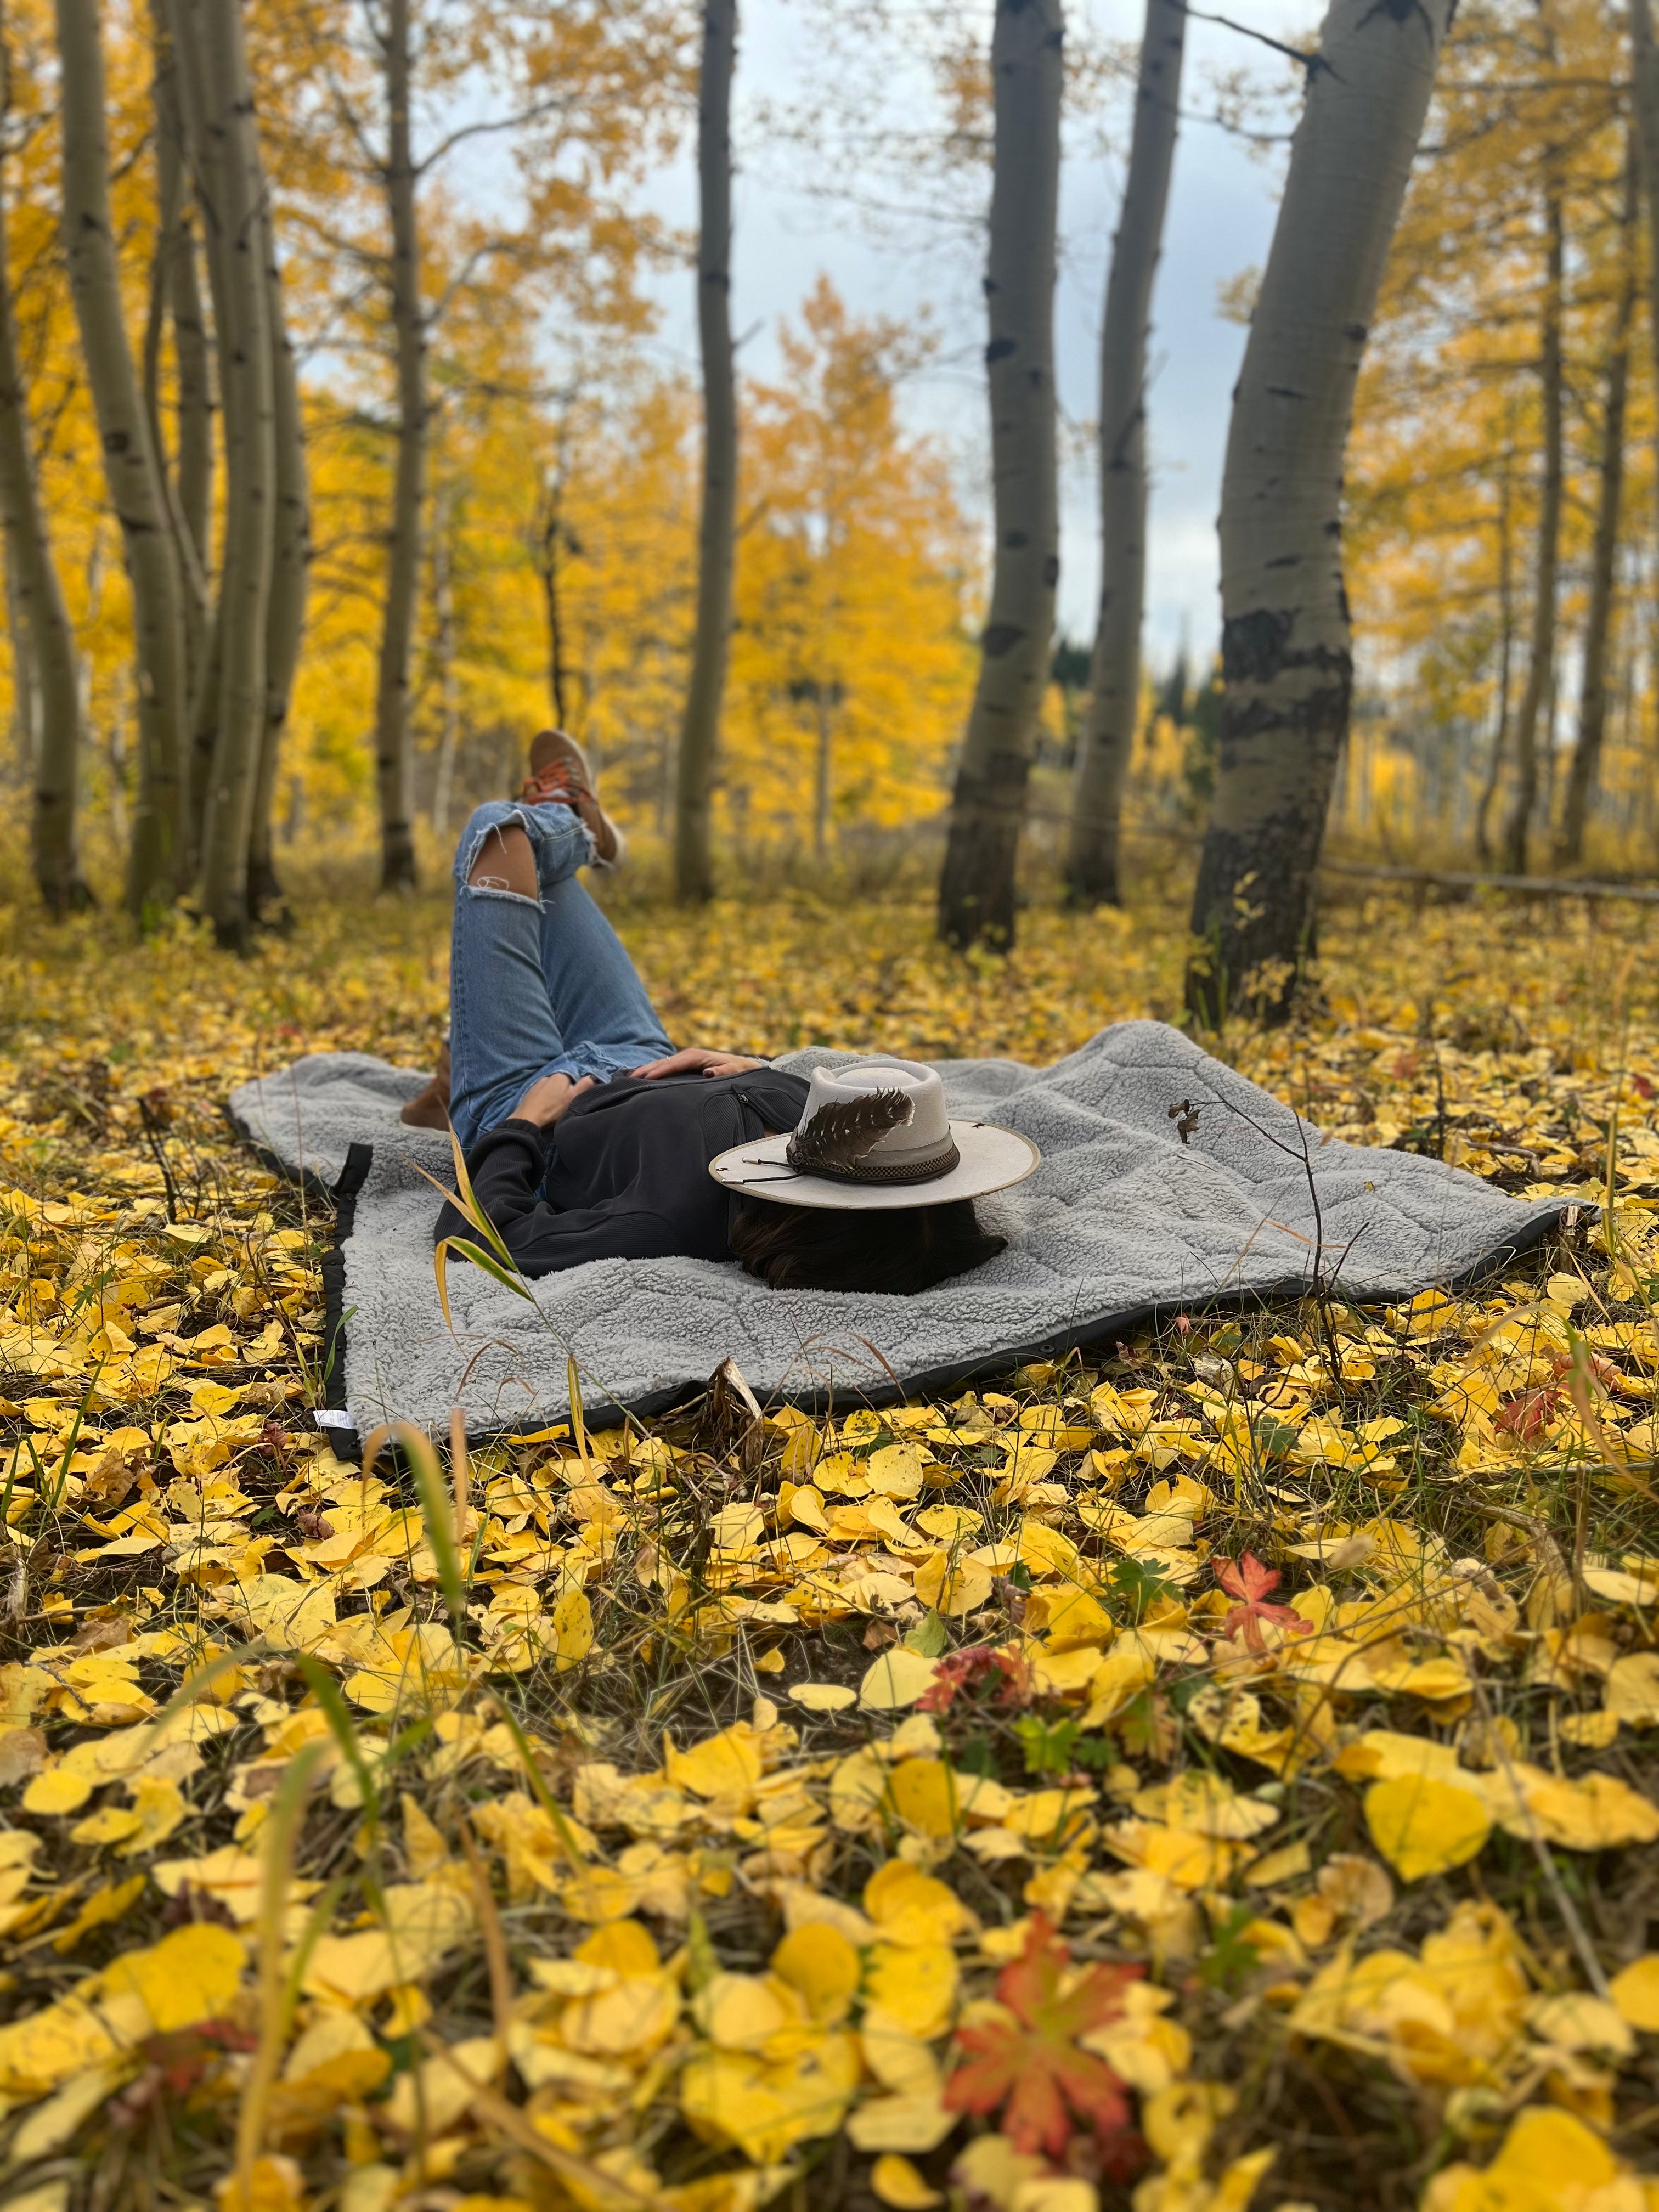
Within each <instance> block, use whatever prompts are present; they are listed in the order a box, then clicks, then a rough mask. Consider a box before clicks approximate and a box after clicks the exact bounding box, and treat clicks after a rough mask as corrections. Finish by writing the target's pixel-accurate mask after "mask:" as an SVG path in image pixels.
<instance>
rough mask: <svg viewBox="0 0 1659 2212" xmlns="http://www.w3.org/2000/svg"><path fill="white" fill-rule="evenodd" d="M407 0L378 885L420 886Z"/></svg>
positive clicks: (396, 44)
mask: <svg viewBox="0 0 1659 2212" xmlns="http://www.w3.org/2000/svg"><path fill="white" fill-rule="evenodd" d="M409 16H410V0H387V5H386V20H385V27H384V29H383V30H382V31H381V32H380V52H381V58H382V62H383V64H384V67H385V70H386V161H385V166H384V168H383V170H382V173H381V174H382V181H383V184H384V186H385V191H386V216H387V220H388V222H389V224H390V227H391V232H392V272H391V284H390V292H391V302H390V304H391V308H392V342H393V346H394V349H395V352H396V356H397V378H398V447H397V457H396V459H395V461H394V462H393V465H392V526H391V532H390V538H389V549H388V557H387V562H386V605H385V607H384V609H383V610H382V612H381V617H380V661H379V668H378V673H377V676H376V680H375V687H374V770H375V776H376V780H377V782H378V784H379V787H380V888H381V890H409V889H410V888H412V887H413V884H414V883H415V798H414V772H413V761H412V758H411V754H410V727H409V668H410V651H411V648H412V647H413V644H414V638H415V613H416V597H417V594H418V592H419V587H420V576H421V501H422V493H423V489H424V485H425V480H426V442H427V394H426V322H425V318H424V317H423V315H422V311H421V236H420V225H419V222H418V218H417V210H416V193H415V158H414V153H413V149H412V143H411V139H410V91H411V68H410V20H409Z"/></svg>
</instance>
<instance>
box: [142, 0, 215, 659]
mask: <svg viewBox="0 0 1659 2212" xmlns="http://www.w3.org/2000/svg"><path fill="white" fill-rule="evenodd" d="M151 43H152V46H153V49H154V52H155V82H154V84H153V87H152V96H153V100H154V104H155V197H156V218H155V252H154V254H153V256H152V258H151V261H150V271H149V311H148V313H146V315H145V318H144V351H143V363H144V413H145V415H146V416H148V417H149V435H150V440H151V442H152V443H153V444H154V446H155V460H156V465H157V467H158V469H159V470H160V471H161V489H162V490H163V491H164V492H165V493H166V495H167V522H168V526H169V527H170V528H171V530H172V532H173V551H174V555H175V557H176V558H177V561H178V563H179V586H180V589H181V591H182V592H183V595H184V599H183V605H184V617H185V674H186V680H187V682H189V683H190V684H194V683H195V681H196V675H197V671H198V670H199V668H200V667H201V665H202V655H203V652H204V647H205V644H206V640H207V623H208V581H207V571H206V568H205V567H204V562H203V556H202V544H201V540H200V539H199V538H197V535H196V533H195V532H194V531H193V530H192V529H191V526H190V525H189V524H188V523H187V522H186V520H185V512H184V505H183V501H182V500H181V499H180V496H179V481H178V480H176V479H175V477H173V473H172V472H171V471H170V470H169V468H168V465H167V440H166V438H165V436H164V435H162V429H161V339H162V335H163V332H164V331H165V328H166V325H167V314H168V308H169V306H170V303H171V301H172V300H173V295H174V294H175V292H176V291H177V289H178V280H177V278H176V276H175V274H174V269H173V264H174V263H175V261H176V260H177V259H178V258H179V255H180V254H181V253H185V254H191V253H192V252H193V248H192V245H191V233H190V229H189V217H188V213H187V206H188V201H187V186H188V176H187V173H186V154H185V117H184V108H183V105H182V102H181V99H180V95H179V60H178V55H177V52H176V51H175V46H174V40H173V25H172V21H171V15H170V9H169V7H168V4H167V0H156V4H155V7H154V11H153V36H152V41H151ZM176 336H177V333H176V331H175V337H176ZM174 350H175V353H176V354H177V355H178V356H179V383H180V386H182V385H183V382H184V369H183V357H182V356H183V348H182V346H179V345H175V349H174ZM179 427H180V430H181V432H182V428H183V423H182V419H181V422H180V426H179Z"/></svg>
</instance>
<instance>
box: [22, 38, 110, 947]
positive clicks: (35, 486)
mask: <svg viewBox="0 0 1659 2212" xmlns="http://www.w3.org/2000/svg"><path fill="white" fill-rule="evenodd" d="M0 38H3V31H0ZM0 85H3V101H0V106H5V107H9V105H10V57H9V53H7V52H4V51H3V49H0ZM3 186H4V169H3V166H0V517H3V523H4V530H5V540H6V559H7V567H8V572H9V582H10V585H11V598H12V603H13V605H14V607H15V610H16V612H17V616H18V618H19V619H18V621H17V623H16V625H15V631H14V635H15V638H16V640H17V641H18V642H19V643H21V644H22V645H23V646H24V647H25V653H24V655H23V656H22V657H21V660H20V661H19V663H18V665H15V666H14V670H13V676H14V681H15V685H16V690H17V696H18V697H19V699H20V700H21V701H22V702H24V704H25V708H26V711H27V712H28V714H29V722H30V732H29V734H30V738H31V740H32V742H31V744H30V745H29V749H28V754H27V759H28V762H29V766H30V770H31V773H32V775H33V783H34V805H33V824H32V836H31V843H32V847H33V863H34V880H35V882H36V884H38V885H39V886H40V896H41V898H42V899H43V900H44V901H45V902H46V909H47V911H48V912H49V913H51V914H53V915H65V914H68V913H70V912H71V911H73V910H74V909H76V908H81V907H87V906H90V905H91V904H92V903H93V899H92V893H91V891H90V890H88V887H87V884H86V879H85V878H84V877H83V876H82V872H81V856H80V849H79V845H78V842H77V836H76V830H77V824H76V787H77V784H78V781H79V777H80V769H81V754H82V747H83V745H84V744H85V741H86V734H87V732H86V724H85V720H84V718H83V717H82V712H81V678H80V671H79V669H78V667H77V666H76V653H75V634H74V632H73V630H72V629H70V618H69V609H68V606H67V605H66V604H65V602H64V586H63V581H62V579H61V578H60V577H59V575H58V563H57V562H56V560H55V559H54V558H53V556H52V544H51V541H50V539H49V538H48V536H47V532H46V513H45V510H44V508H43V507H42V506H41V503H40V483H39V481H38V478H37V477H36V474H35V466H34V453H33V447H32V446H31V444H30V440H29V425H28V412H27V404H26V400H25V380H24V377H23V374H22V370H21V367H20V364H19V362H18V358H17V327H16V323H15V317H14V314H13V309H12V296H11V244H10V236H9V224H8V221H7V215H6V200H5V196H4V190H3ZM36 708H38V713H39V723H38V730H37V727H36V726H35V714H34V711H33V710H35V709H36Z"/></svg>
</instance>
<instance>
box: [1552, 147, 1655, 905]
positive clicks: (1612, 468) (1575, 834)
mask: <svg viewBox="0 0 1659 2212" xmlns="http://www.w3.org/2000/svg"><path fill="white" fill-rule="evenodd" d="M1636 159H1637V157H1636V149H1635V147H1634V146H1633V145H1632V147H1631V149H1630V153H1629V157H1628V159H1627V161H1626V165H1625V199H1624V207H1623V210H1622V213H1621V216H1620V229H1621V231H1622V233H1623V237H1622V240H1621V244H1622V263H1623V265H1622V267H1621V269H1620V279H1619V292H1618V296H1617V298H1616V300H1615V301H1614V303H1613V330H1612V334H1611V337H1610V340H1609V343H1608V349H1607V386H1606V392H1607V396H1606V398H1605V400H1604V402H1603V404H1602V409H1601V471H1600V477H1601V481H1600V483H1599V486H1598V489H1597V495H1596V504H1595V541H1594V544H1593V545H1592V548H1591V552H1590V595H1589V612H1588V614H1587V615H1586V617H1585V619H1584V656H1583V678H1582V688H1581V690H1580V692H1579V706H1578V735H1577V742H1576V743H1575V744H1574V746H1573V749H1572V763H1571V768H1570V769H1568V772H1567V788H1566V795H1565V799H1564V800H1563V802H1562V808H1561V829H1560V833H1559V836H1558V837H1557V839H1556V846H1555V857H1556V860H1557V862H1558V864H1559V865H1560V866H1564V867H1576V866H1577V865H1578V863H1579V861H1581V860H1583V857H1584V829H1585V826H1586V823H1588V821H1589V806H1590V799H1591V798H1592V796H1593V794H1594V793H1595V779H1596V772H1597V770H1598V769H1599V768H1600V765H1601V744H1602V739H1603V738H1604V736H1605V734H1606V732H1607V690H1608V682H1607V658H1608V644H1609V641H1610V639H1611V636H1612V634H1613V595H1614V590H1615V586H1616V580H1617V567H1618V557H1619V520H1620V508H1621V507H1622V504H1623V501H1624V491H1625V411H1626V403H1627V400H1628V398H1629V393H1630V332H1631V324H1632V321H1633V320H1634V319H1635V314H1636V287H1637V268H1636V203H1637V193H1636Z"/></svg>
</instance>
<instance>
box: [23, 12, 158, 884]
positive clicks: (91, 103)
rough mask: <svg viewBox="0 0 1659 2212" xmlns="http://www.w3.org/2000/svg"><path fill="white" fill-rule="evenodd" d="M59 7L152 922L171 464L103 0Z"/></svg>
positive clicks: (66, 121)
mask: <svg viewBox="0 0 1659 2212" xmlns="http://www.w3.org/2000/svg"><path fill="white" fill-rule="evenodd" d="M54 9H55V14H56V20H57V30H58V58H59V61H60V64H61V67H62V112H63V132H64V210H63V224H64V254H65V258H66V260H67V262H68V265H69V278H70V295H71V296H72V298H73V300H74V302H75V313H76V323H77V325H79V328H80V332H81V349H82V358H83V360H84V362H85V365H86V372H87V383H88V388H89V389H90V391H91V393H92V401H93V407H94V412H95V414H96V416H97V418H98V431H99V436H100V441H101V442H102V447H103V457H104V473H105V478H106V483H107V485H108V489H109V496H110V504H111V506H112V507H113V508H114V510H115V513H116V517H117V520H118V522H119V524H120V526H121V543H122V549H123V551H124V553H125V560H126V568H127V575H128V579H129V581H130V583H131V590H132V611H133V643H134V670H135V685H136V690H137V721H138V739H139V747H138V795H137V806H136V808H135V810H134V819H133V824H132V836H131V845H130V848H129V853H128V866H127V901H128V904H129V906H130V907H131V909H132V911H133V913H134V914H135V915H138V916H139V917H140V918H141V919H143V918H147V917H149V916H151V915H154V914H155V913H156V912H157V911H158V909H160V908H162V907H164V906H166V905H167V904H169V903H170V902H171V901H172V900H173V896H175V894H176V893H177V892H178V891H179V890H180V889H181V888H182V887H183V884H184V881H185V874H186V871H187V866H188V842H189V841H188V838H187V836H186V816H185V805H184V798H185V792H184V783H183V776H182V772H181V771H182V765H183V763H182V751H183V739H184V731H185V718H186V714H185V710H186V701H185V635H184V616H183V611H182V595H181V589H180V585H179V570H178V562H177V558H176V556H175V553H174V550H173V536H172V532H170V530H169V529H168V527H167V503H166V496H165V494H164V493H163V490H162V488H161V471H160V468H159V465H158V462H157V458H156V453H155V446H154V443H153V442H152V441H151V438H150V434H149V420H148V418H147V416H146V415H145V412H144V404H143V397H142V394H141V392H140V390H139V384H138V374H137V368H135V366H134V362H133V358H132V351H131V347H130V346H129V344H128V343H127V334H126V329H125V324H124V322H123V319H122V313H121V283H120V270H119V265H118V261H117V257H116V250H115V238H114V233H113V231H112V227H111V222H110V209H109V149H108V140H107V137H106V124H105V99H106V95H105V85H104V60H103V50H102V46H101V43H100V23H99V9H98V0H54Z"/></svg>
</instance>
